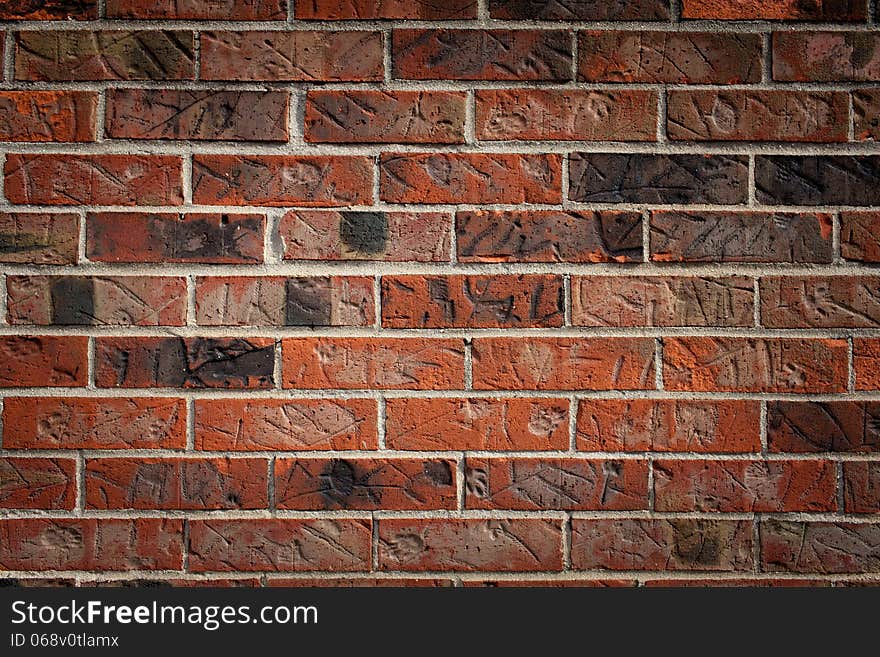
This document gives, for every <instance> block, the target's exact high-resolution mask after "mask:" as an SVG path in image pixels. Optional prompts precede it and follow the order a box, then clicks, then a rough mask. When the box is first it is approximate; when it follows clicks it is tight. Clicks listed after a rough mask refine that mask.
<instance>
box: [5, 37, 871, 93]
mask: <svg viewBox="0 0 880 657" xmlns="http://www.w3.org/2000/svg"><path fill="white" fill-rule="evenodd" d="M574 36H575V35H574V33H573V32H571V31H568V30H559V29H555V30H498V29H494V30H484V29H467V30H462V29H394V30H393V31H392V33H391V37H390V40H391V43H390V48H391V68H390V70H389V71H388V73H389V74H390V75H391V76H392V78H395V79H401V80H446V81H449V80H499V81H504V80H531V81H551V82H567V81H572V80H577V81H581V82H612V83H616V82H646V83H660V84H664V83H669V84H704V83H707V84H736V83H757V82H761V80H762V69H763V38H762V35H761V34H760V33H757V32H748V33H712V32H690V31H688V32H681V31H674V32H667V31H616V30H607V31H580V32H577V43H578V45H577V62H576V63H575V62H574V52H573V51H574ZM9 38H11V39H14V69H13V73H14V79H15V80H20V81H48V82H66V81H106V80H193V79H196V77H198V79H201V80H212V81H214V80H216V81H248V82H253V81H271V82H285V81H287V82H344V81H356V82H381V81H383V80H384V78H385V73H386V71H385V62H384V43H383V40H384V35H383V33H382V32H380V31H349V30H347V31H338V32H337V31H317V30H315V31H312V30H296V31H290V30H284V31H259V32H258V31H245V32H241V31H222V32H221V31H204V32H199V33H198V40H199V49H198V54H197V52H196V47H195V43H196V33H195V32H192V31H186V30H95V31H87V30H72V31H66V30H52V31H46V32H38V31H30V30H28V31H21V32H15V33H13V34H12V35H11V36H10V37H9ZM878 43H880V35H878V34H877V33H876V32H844V31H834V32H821V31H817V32H801V31H798V32H773V33H772V35H771V53H770V55H771V57H772V66H771V71H770V74H771V75H772V80H774V81H780V82H876V81H878V80H880V56H878V55H877V54H876V49H877V45H878ZM196 71H198V76H197V75H196Z"/></svg>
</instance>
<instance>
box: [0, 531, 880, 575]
mask: <svg viewBox="0 0 880 657" xmlns="http://www.w3.org/2000/svg"><path fill="white" fill-rule="evenodd" d="M185 524H186V525H188V532H186V533H185V527H184V525H185ZM753 527H754V523H753V522H752V521H751V520H722V519H718V520H696V519H662V520H661V519H647V518H631V519H629V518H621V519H598V520H587V519H577V518H576V519H573V520H572V521H571V544H570V557H571V568H572V569H574V570H622V571H639V570H644V571H651V570H679V571H728V572H737V571H747V572H748V571H753V570H754V569H755V568H760V570H761V571H762V572H792V573H798V572H803V573H876V572H878V570H880V558H878V556H877V555H878V546H880V524H877V523H853V522H846V521H837V522H822V521H812V522H810V521H806V522H805V521H786V520H776V519H764V520H761V521H760V522H758V523H757V532H756V535H755V536H753ZM373 532H377V538H378V542H379V550H378V570H381V571H452V572H478V571H484V572H485V571H489V572H503V571H508V572H522V571H525V572H529V571H537V572H540V571H544V572H547V571H561V570H562V569H563V552H564V548H563V527H562V521H561V520H555V519H547V520H545V519H526V518H513V519H498V520H471V519H458V518H444V519H440V520H432V519H404V518H401V519H397V518H395V519H383V520H378V521H370V520H368V519H333V520H323V519H307V520H293V519H272V520H269V519H265V520H262V519H256V520H255V519H248V520H222V519H211V520H188V521H183V520H175V519H152V518H149V519H148V518H132V519H110V518H108V519H43V518H40V519H6V520H0V565H2V566H3V568H4V569H6V570H54V571H63V570H90V571H114V570H128V569H131V568H137V569H138V570H182V569H183V565H184V558H185V557H186V558H187V563H188V567H187V569H188V571H189V572H194V573H198V572H224V571H226V572H228V571H242V572H297V571H302V572H308V571H321V570H326V571H335V572H369V571H371V570H372V569H373V568H372V564H373V560H372V556H371V555H372V536H373ZM487 539H488V540H487ZM756 543H757V545H756ZM620 546H626V548H625V549H621V547H620ZM756 553H757V556H758V561H757V562H756V561H755V556H756Z"/></svg>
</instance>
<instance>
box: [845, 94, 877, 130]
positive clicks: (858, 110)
mask: <svg viewBox="0 0 880 657" xmlns="http://www.w3.org/2000/svg"><path fill="white" fill-rule="evenodd" d="M852 103H853V133H854V135H853V136H854V137H855V139H856V141H880V90H878V89H860V90H858V91H854V92H853V94H852Z"/></svg>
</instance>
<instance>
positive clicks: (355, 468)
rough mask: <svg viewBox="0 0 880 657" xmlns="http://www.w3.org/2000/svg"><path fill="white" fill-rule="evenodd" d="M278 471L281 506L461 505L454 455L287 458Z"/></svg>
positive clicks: (279, 463) (277, 463)
mask: <svg viewBox="0 0 880 657" xmlns="http://www.w3.org/2000/svg"><path fill="white" fill-rule="evenodd" d="M274 472H275V475H274V476H275V489H274V490H275V506H276V507H277V508H279V509H302V510H315V511H321V510H324V509H328V510H334V509H346V510H368V511H372V510H385V509H400V510H412V511H422V510H430V509H455V508H456V507H457V504H458V497H457V490H456V478H457V474H456V463H455V461H453V460H450V459H401V458H394V459H361V458H332V459H326V458H325V459H314V458H305V459H302V458H283V459H276V460H275V470H274Z"/></svg>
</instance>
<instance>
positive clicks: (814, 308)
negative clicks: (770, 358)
mask: <svg viewBox="0 0 880 657" xmlns="http://www.w3.org/2000/svg"><path fill="white" fill-rule="evenodd" d="M761 323H762V324H763V325H764V326H768V327H772V328H810V327H821V328H835V327H842V328H875V327H877V326H878V325H880V280H878V279H877V278H876V277H873V276H810V277H803V278H801V277H793V276H790V277H767V278H762V279H761Z"/></svg>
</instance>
